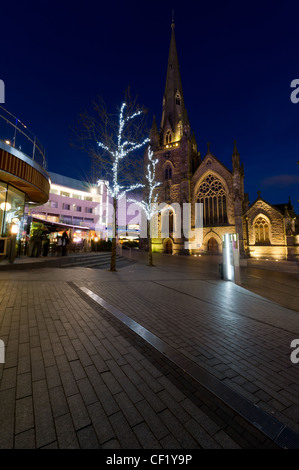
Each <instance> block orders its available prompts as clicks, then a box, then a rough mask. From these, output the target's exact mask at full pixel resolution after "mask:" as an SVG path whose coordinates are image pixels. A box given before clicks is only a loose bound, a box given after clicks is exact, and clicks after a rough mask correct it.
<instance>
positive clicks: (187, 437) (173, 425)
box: [159, 409, 199, 449]
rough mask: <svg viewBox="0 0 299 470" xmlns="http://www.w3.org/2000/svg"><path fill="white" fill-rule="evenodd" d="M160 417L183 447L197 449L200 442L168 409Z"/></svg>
mask: <svg viewBox="0 0 299 470" xmlns="http://www.w3.org/2000/svg"><path fill="white" fill-rule="evenodd" d="M159 417H160V418H161V420H162V421H163V423H164V425H165V426H166V427H167V428H168V429H169V431H170V432H171V433H172V434H173V436H174V437H175V439H177V441H178V442H179V444H180V445H181V446H182V447H183V449H197V448H198V447H199V443H198V442H197V441H196V440H195V439H194V438H193V437H192V436H191V434H190V433H189V432H187V431H186V429H185V427H183V426H182V425H181V423H180V422H179V421H178V420H177V419H176V417H175V416H174V415H173V414H172V413H171V412H170V411H169V410H168V409H165V410H163V411H162V412H161V413H160V414H159ZM167 434H168V433H167Z"/></svg>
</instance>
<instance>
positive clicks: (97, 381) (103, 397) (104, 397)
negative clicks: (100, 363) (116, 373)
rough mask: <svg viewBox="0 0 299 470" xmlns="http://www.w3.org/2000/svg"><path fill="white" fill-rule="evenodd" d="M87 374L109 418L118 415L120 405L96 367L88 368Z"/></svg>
mask: <svg viewBox="0 0 299 470" xmlns="http://www.w3.org/2000/svg"><path fill="white" fill-rule="evenodd" d="M86 372H87V375H88V378H89V380H90V382H91V384H92V386H93V389H94V391H95V393H96V394H97V397H98V399H99V400H100V402H101V404H102V406H103V408H104V410H105V412H106V414H107V416H110V415H112V414H113V413H116V412H117V411H118V410H119V408H118V405H117V403H116V401H115V399H114V398H113V396H112V394H111V393H110V391H109V389H108V387H107V386H106V385H105V383H104V382H103V379H102V377H101V374H99V373H98V371H97V370H96V368H95V367H94V366H88V367H86Z"/></svg>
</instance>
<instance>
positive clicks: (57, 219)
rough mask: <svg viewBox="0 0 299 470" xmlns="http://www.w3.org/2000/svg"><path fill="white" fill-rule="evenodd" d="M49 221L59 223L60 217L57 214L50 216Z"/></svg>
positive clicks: (48, 216)
mask: <svg viewBox="0 0 299 470" xmlns="http://www.w3.org/2000/svg"><path fill="white" fill-rule="evenodd" d="M47 220H49V221H50V222H59V216H58V215H56V214H48V215H47Z"/></svg>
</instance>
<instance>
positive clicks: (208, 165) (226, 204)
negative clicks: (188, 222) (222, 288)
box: [150, 23, 299, 259]
mask: <svg viewBox="0 0 299 470" xmlns="http://www.w3.org/2000/svg"><path fill="white" fill-rule="evenodd" d="M171 27H172V32H171V41H170V50H169V57H168V67H167V76H166V85H165V91H164V95H163V104H162V118H161V125H160V127H159V129H158V126H157V123H156V120H155V118H154V120H153V124H152V128H151V135H150V137H151V146H152V149H153V150H154V155H155V157H156V158H157V160H158V164H157V171H156V174H157V179H158V180H159V181H161V182H162V184H161V186H160V187H159V188H158V195H159V199H158V201H159V203H163V202H166V203H167V204H168V205H169V206H170V221H169V237H166V238H165V237H164V238H163V237H162V235H161V230H160V232H159V233H160V235H161V236H158V238H155V239H153V250H154V251H160V252H166V253H173V254H178V253H187V254H195V253H209V254H213V253H221V252H222V237H223V235H224V233H237V234H238V238H239V248H240V256H241V257H242V258H246V257H247V256H255V257H268V256H269V257H274V258H276V259H285V258H291V257H293V256H296V254H297V255H298V256H299V246H298V247H297V246H296V243H297V241H298V237H297V238H296V237H295V218H296V215H295V213H294V211H293V208H292V205H291V202H290V201H289V202H288V203H286V204H282V205H278V206H274V205H271V204H269V203H268V202H266V201H264V200H263V199H262V198H261V197H260V195H259V197H258V199H257V200H256V201H255V202H254V203H253V204H251V205H249V202H248V195H247V194H246V193H245V192H244V168H243V164H242V163H241V161H240V155H239V152H238V149H237V145H236V142H234V145H232V150H233V151H232V167H231V169H230V168H227V167H226V166H225V165H223V163H222V162H221V161H220V160H219V159H218V158H216V157H215V155H213V154H212V152H211V150H210V144H208V149H207V153H206V155H204V156H201V154H200V152H199V151H198V149H197V143H196V139H195V136H194V133H192V132H191V126H190V123H189V118H188V114H187V110H186V107H185V102H184V96H183V89H182V83H181V76H180V70H179V61H178V55H177V48H176V41H175V33H174V23H172V25H171ZM184 203H191V205H192V206H191V207H192V227H193V228H194V225H195V215H194V207H195V203H202V205H203V206H202V207H203V240H202V245H201V246H200V247H198V248H197V249H192V250H190V249H186V245H185V239H184V237H182V236H180V237H177V236H176V235H177V234H176V231H175V230H174V227H175V226H176V223H177V222H178V221H177V220H176V217H181V216H182V215H181V214H182V212H183V204H184ZM176 205H179V206H180V208H181V211H180V214H179V215H177V214H176V211H175V210H173V211H171V207H172V206H173V207H175V206H176ZM160 229H161V218H160Z"/></svg>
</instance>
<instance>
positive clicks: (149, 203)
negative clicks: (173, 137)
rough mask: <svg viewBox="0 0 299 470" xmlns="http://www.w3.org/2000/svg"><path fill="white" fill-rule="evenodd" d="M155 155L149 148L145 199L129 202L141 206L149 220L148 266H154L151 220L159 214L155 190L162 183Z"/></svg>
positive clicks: (149, 147) (129, 200) (130, 200)
mask: <svg viewBox="0 0 299 470" xmlns="http://www.w3.org/2000/svg"><path fill="white" fill-rule="evenodd" d="M153 157H154V154H153V151H152V149H151V146H150V145H149V146H148V149H147V165H146V173H145V190H144V199H143V200H142V201H137V200H135V199H130V198H129V199H128V202H134V203H135V204H137V205H139V206H140V207H141V208H142V209H143V211H144V213H145V216H146V220H147V240H148V264H149V266H153V265H154V264H153V250H152V239H151V220H152V217H153V216H154V215H155V214H156V213H157V212H158V211H157V201H158V193H156V194H154V193H155V189H156V188H157V187H158V186H160V184H161V183H159V182H158V181H156V165H157V163H158V160H157V159H154V158H153Z"/></svg>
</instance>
